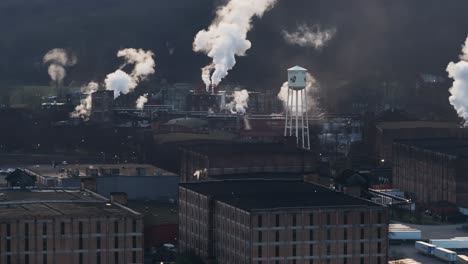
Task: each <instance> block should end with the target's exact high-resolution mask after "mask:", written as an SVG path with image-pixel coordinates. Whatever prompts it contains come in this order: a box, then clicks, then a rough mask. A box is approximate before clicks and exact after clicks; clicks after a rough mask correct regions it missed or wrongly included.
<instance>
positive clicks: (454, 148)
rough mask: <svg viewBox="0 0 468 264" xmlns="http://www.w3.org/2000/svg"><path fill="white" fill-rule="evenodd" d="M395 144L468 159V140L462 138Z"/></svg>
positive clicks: (400, 141)
mask: <svg viewBox="0 0 468 264" xmlns="http://www.w3.org/2000/svg"><path fill="white" fill-rule="evenodd" d="M395 143H397V144H403V145H407V146H411V147H415V148H419V149H421V150H429V151H433V152H437V153H442V154H447V155H451V156H456V157H461V158H466V157H468V139H460V138H427V139H400V140H396V141H395Z"/></svg>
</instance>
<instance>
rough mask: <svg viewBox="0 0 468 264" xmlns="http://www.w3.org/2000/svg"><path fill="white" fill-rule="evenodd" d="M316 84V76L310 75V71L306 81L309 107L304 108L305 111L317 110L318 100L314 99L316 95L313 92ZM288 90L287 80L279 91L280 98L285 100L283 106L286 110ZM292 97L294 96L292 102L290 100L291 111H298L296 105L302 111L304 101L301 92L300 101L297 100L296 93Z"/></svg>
mask: <svg viewBox="0 0 468 264" xmlns="http://www.w3.org/2000/svg"><path fill="white" fill-rule="evenodd" d="M315 84H316V80H315V78H314V77H312V75H310V74H309V73H307V83H306V87H305V94H306V97H307V98H306V100H307V109H304V111H312V110H315V108H316V105H317V102H316V100H315V99H314V96H313V93H314V91H315V90H316V87H315ZM288 90H289V86H288V82H285V83H283V85H282V86H281V89H280V92H279V93H278V99H280V100H281V101H282V102H283V107H284V109H285V110H286V107H287V102H288ZM292 97H293V99H292V102H291V100H290V108H289V109H290V111H292V113H295V112H296V105H297V107H298V109H299V111H301V109H302V102H303V100H302V94H301V93H299V96H298V99H299V102H296V96H295V94H294V96H292Z"/></svg>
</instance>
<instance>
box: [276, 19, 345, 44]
mask: <svg viewBox="0 0 468 264" xmlns="http://www.w3.org/2000/svg"><path fill="white" fill-rule="evenodd" d="M335 33H336V29H334V28H333V29H327V30H323V31H322V30H321V29H320V26H319V25H314V26H311V27H309V26H307V25H305V24H303V25H300V26H299V27H298V28H297V31H294V32H288V31H286V30H284V31H283V38H284V39H285V40H286V42H288V43H289V44H292V45H298V46H301V47H312V48H315V49H320V48H322V47H323V46H325V45H326V44H327V42H328V41H330V40H331V39H332V38H333V37H334V36H335Z"/></svg>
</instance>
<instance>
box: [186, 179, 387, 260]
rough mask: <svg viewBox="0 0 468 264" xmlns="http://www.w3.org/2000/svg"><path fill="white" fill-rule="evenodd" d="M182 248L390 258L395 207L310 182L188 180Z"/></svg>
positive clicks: (239, 256) (258, 256)
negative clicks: (390, 216) (391, 219)
mask: <svg viewBox="0 0 468 264" xmlns="http://www.w3.org/2000/svg"><path fill="white" fill-rule="evenodd" d="M179 248H180V251H181V252H188V251H193V252H195V253H196V254H198V255H200V256H202V257H203V258H205V259H208V260H213V261H217V263H223V264H231V263H259V264H266V263H281V264H285V263H296V264H309V263H349V264H351V263H365V264H371V263H372V264H383V263H387V261H388V260H387V255H388V213H387V209H386V208H385V207H383V206H380V205H378V204H375V203H372V202H369V201H366V200H362V199H359V198H355V197H352V196H347V195H345V194H342V193H338V192H335V191H333V190H331V189H328V188H325V187H322V186H319V185H315V184H310V183H305V182H303V181H294V180H244V181H242V180H235V181H206V182H197V183H184V184H181V185H180V187H179Z"/></svg>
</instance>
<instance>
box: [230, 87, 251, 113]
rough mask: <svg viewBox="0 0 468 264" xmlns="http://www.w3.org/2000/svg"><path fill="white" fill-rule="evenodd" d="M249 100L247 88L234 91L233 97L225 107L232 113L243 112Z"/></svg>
mask: <svg viewBox="0 0 468 264" xmlns="http://www.w3.org/2000/svg"><path fill="white" fill-rule="evenodd" d="M248 102H249V92H247V90H245V89H244V90H242V91H234V99H233V100H232V102H230V103H229V104H227V105H226V108H227V109H228V110H230V111H231V113H233V114H236V113H237V114H242V115H243V114H245V113H246V111H247V108H248V107H249V105H248Z"/></svg>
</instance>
